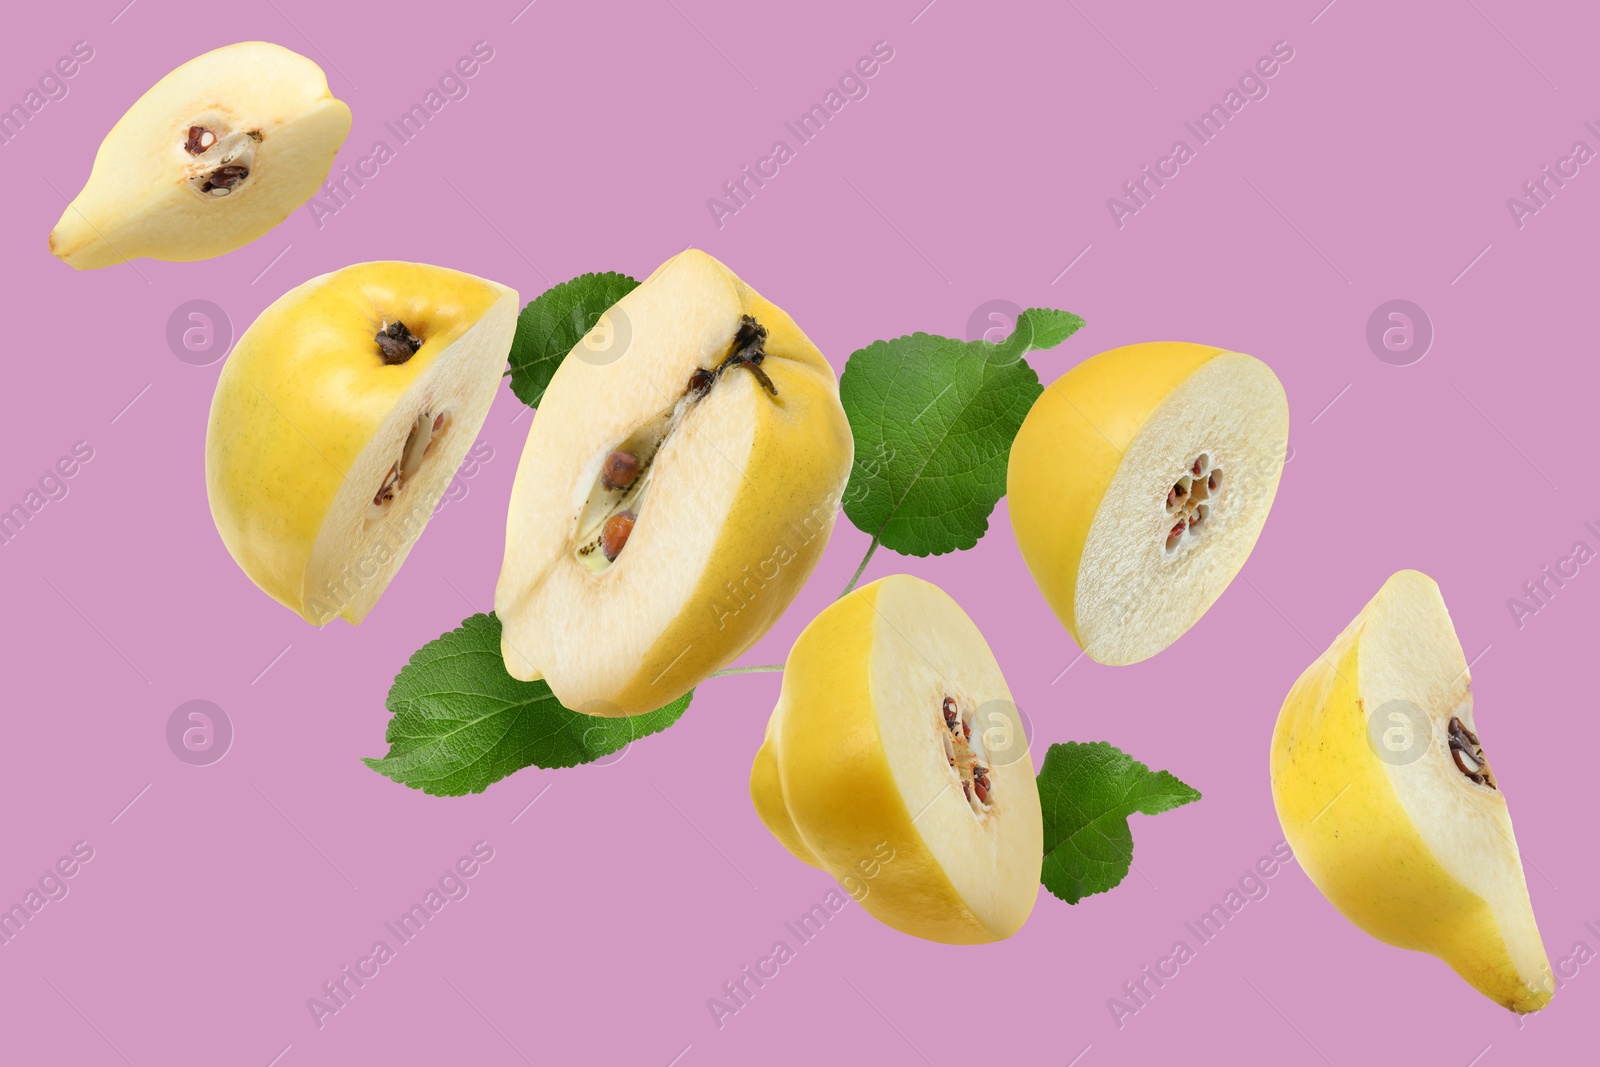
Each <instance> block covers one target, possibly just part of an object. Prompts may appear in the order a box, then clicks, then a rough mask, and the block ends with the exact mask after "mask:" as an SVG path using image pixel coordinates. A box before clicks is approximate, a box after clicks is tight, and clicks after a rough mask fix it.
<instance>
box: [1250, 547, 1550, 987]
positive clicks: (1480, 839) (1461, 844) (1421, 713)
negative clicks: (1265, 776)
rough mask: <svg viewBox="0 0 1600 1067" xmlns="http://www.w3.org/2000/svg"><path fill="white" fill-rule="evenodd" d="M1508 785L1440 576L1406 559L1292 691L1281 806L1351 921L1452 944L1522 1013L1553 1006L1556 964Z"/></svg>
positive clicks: (1445, 948)
mask: <svg viewBox="0 0 1600 1067" xmlns="http://www.w3.org/2000/svg"><path fill="white" fill-rule="evenodd" d="M1500 786H1501V782H1500V780H1499V778H1498V777H1497V776H1496V775H1495V773H1494V771H1493V770H1491V769H1490V766H1489V761H1488V758H1487V757H1486V756H1485V755H1484V750H1483V746H1482V745H1481V744H1480V743H1479V740H1478V733H1477V724H1476V722H1474V720H1473V716H1472V679H1471V675H1470V673H1469V672H1468V669H1467V662H1466V657H1465V656H1464V655H1462V652H1461V643H1460V641H1458V640H1457V639H1456V632H1455V627H1454V626H1453V625H1452V624H1451V622H1450V613H1449V611H1448V610H1447V609H1446V608H1445V604H1444V598H1443V597H1441V596H1440V595H1439V587H1438V586H1437V585H1435V584H1434V582H1433V579H1431V578H1429V577H1428V576H1427V575H1425V574H1419V573H1418V572H1416V571H1401V572H1399V573H1398V574H1396V575H1394V576H1393V577H1391V578H1390V579H1389V580H1388V581H1387V582H1385V583H1384V585H1383V588H1382V589H1380V590H1378V595H1377V596H1375V597H1373V598H1372V600H1371V601H1370V602H1369V603H1368V604H1367V606H1366V607H1364V608H1362V609H1361V614H1359V615H1357V616H1356V617H1355V620H1354V621H1353V622H1351V623H1350V625H1349V626H1347V627H1345V630H1344V632H1343V633H1341V634H1340V635H1339V636H1338V637H1337V638H1336V639H1335V640H1334V642H1333V645H1332V646H1331V647H1330V648H1329V649H1328V651H1327V652H1325V653H1323V655H1322V656H1321V657H1320V658H1318V659H1317V661H1316V662H1315V663H1313V664H1312V665H1311V666H1310V667H1308V668H1307V669H1306V672H1305V673H1304V674H1302V675H1301V676H1300V680H1299V681H1297V682H1296V683H1295V684H1294V688H1293V689H1291V690H1290V692H1289V696H1288V699H1287V700H1285V701H1284V704H1283V710H1282V711H1281V712H1280V713H1279V715H1278V725H1277V728H1276V729H1275V730H1274V731H1273V735H1272V799H1273V802H1274V803H1275V804H1276V805H1277V808H1278V819H1279V821H1280V822H1282V824H1283V832H1284V835H1285V836H1286V837H1287V839H1288V841H1289V845H1290V847H1292V848H1293V849H1294V854H1295V859H1296V860H1298V861H1299V863H1300V866H1301V867H1303V868H1304V869H1305V872H1306V874H1307V875H1309V876H1310V878H1311V881H1312V882H1313V883H1315V884H1316V887H1317V888H1318V889H1320V890H1321V891H1322V895H1323V896H1325V897H1327V898H1328V900H1329V901H1330V902H1331V903H1332V904H1333V906H1334V907H1336V908H1338V909H1339V911H1340V912H1342V913H1343V914H1344V916H1345V918H1347V919H1349V920H1350V921H1351V922H1353V923H1355V924H1356V925H1357V926H1359V927H1361V929H1363V930H1365V931H1366V932H1367V933H1369V934H1371V935H1372V936H1373V937H1376V938H1377V939H1378V940H1380V941H1386V942H1388V943H1389V944H1391V945H1398V946H1400V947H1401V948H1408V949H1415V950H1417V951H1419V952H1427V953H1430V954H1431V955H1434V956H1437V957H1439V958H1440V959H1442V960H1443V961H1444V962H1445V963H1448V964H1449V965H1450V966H1451V967H1452V968H1454V969H1455V971H1456V973H1457V974H1459V975H1460V976H1461V977H1462V978H1465V979H1466V980H1467V981H1468V982H1469V983H1470V984H1471V985H1472V987H1473V988H1474V989H1476V990H1478V992H1480V993H1482V994H1483V995H1484V996H1486V997H1488V998H1490V999H1491V1000H1493V1001H1495V1002H1496V1003H1499V1004H1502V1005H1504V1006H1505V1007H1507V1008H1510V1009H1511V1010H1512V1011H1515V1012H1530V1011H1538V1010H1539V1009H1540V1008H1542V1007H1544V1006H1545V1005H1546V1004H1548V1003H1549V1002H1550V997H1551V995H1552V994H1553V993H1554V990H1555V985H1554V977H1553V976H1552V975H1551V973H1550V962H1549V959H1548V957H1547V956H1546V955H1545V951H1544V944H1543V943H1542V942H1541V941H1540V939H1539V928H1538V926H1537V924H1536V923H1535V922H1534V918H1533V904H1532V902H1531V901H1530V900H1529V898H1528V884H1527V880H1526V879H1525V877H1524V876H1523V873H1522V857H1521V853H1519V852H1518V851H1517V839H1516V835H1515V834H1514V833H1512V830H1511V815H1510V813H1509V812H1508V810H1507V808H1506V798H1505V794H1504V793H1503V792H1501V789H1500Z"/></svg>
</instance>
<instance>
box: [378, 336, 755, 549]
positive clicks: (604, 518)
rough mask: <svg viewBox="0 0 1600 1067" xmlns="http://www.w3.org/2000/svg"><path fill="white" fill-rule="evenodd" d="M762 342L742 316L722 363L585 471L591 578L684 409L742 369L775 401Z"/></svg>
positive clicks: (622, 534) (639, 511) (638, 511)
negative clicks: (731, 372)
mask: <svg viewBox="0 0 1600 1067" xmlns="http://www.w3.org/2000/svg"><path fill="white" fill-rule="evenodd" d="M766 340H767V328H766V327H765V326H762V325H761V324H760V323H759V322H757V321H756V320H755V319H754V318H752V317H751V316H749V315H741V316H740V317H739V325H738V327H737V328H736V329H735V331H734V336H733V341H732V343H731V344H730V345H729V346H728V354H727V355H726V356H725V357H723V360H722V362H720V363H718V364H717V365H716V366H715V367H711V368H706V367H698V368H696V369H695V370H694V372H693V373H692V374H690V375H689V381H688V383H687V384H686V385H685V386H684V390H683V393H682V394H681V395H680V396H678V397H677V398H676V399H675V400H673V401H672V403H671V404H670V405H669V406H668V407H666V408H665V409H663V410H661V411H659V412H657V413H656V414H655V415H653V416H651V417H650V418H649V419H647V420H646V421H645V422H644V423H642V424H641V425H639V426H638V427H636V428H635V429H634V430H633V432H632V433H630V434H628V436H627V437H626V438H625V439H623V440H622V441H619V442H617V443H616V444H614V445H612V446H610V447H609V448H608V449H607V450H606V453H605V456H604V458H603V459H600V460H599V462H598V464H597V467H598V469H597V468H596V467H590V468H589V469H590V470H593V471H595V473H594V474H593V475H592V477H593V478H594V484H593V485H592V486H591V487H590V490H589V495H588V497H587V498H586V499H585V501H584V503H583V505H582V506H581V507H580V508H579V509H578V515H577V521H576V522H575V523H574V530H573V538H572V544H573V554H574V555H575V556H576V557H577V560H578V562H580V563H582V564H583V565H584V566H585V567H586V568H587V569H588V570H589V571H590V572H592V573H594V574H601V573H603V572H605V571H606V570H607V569H608V568H609V567H610V566H611V565H612V564H613V563H615V562H616V561H617V557H618V556H619V555H621V553H622V550H623V549H624V548H625V547H626V546H627V543H628V538H629V536H630V535H631V534H632V533H633V528H634V525H635V524H636V523H638V522H639V521H640V517H641V516H642V515H643V514H644V505H645V500H646V497H648V495H649V493H650V485H651V473H652V470H653V467H654V464H655V460H656V457H657V455H658V454H659V453H660V451H661V448H662V446H663V445H665V444H666V442H667V439H668V438H669V437H671V436H672V433H673V431H674V430H676V429H677V428H678V424H679V423H680V422H682V421H683V419H684V417H685V415H686V414H687V413H688V411H689V409H690V408H692V407H693V406H694V405H695V404H697V403H699V402H700V401H701V400H703V399H704V398H705V397H706V396H708V395H710V393H711V390H712V389H713V388H714V387H715V386H716V384H717V382H718V381H720V380H721V379H722V376H723V374H725V373H726V372H727V371H728V369H729V368H732V367H743V368H745V369H746V370H748V371H750V373H751V374H753V375H754V376H755V378H756V381H757V382H758V383H759V384H760V385H761V388H762V389H764V390H765V391H766V392H767V393H768V395H770V396H777V395H778V387H777V386H776V385H775V384H773V381H772V378H771V376H770V375H768V374H767V372H766V371H765V370H763V369H762V367H761V364H762V362H763V361H764V360H765V359H766V355H767V353H766V347H765V345H766ZM378 344H379V347H380V348H382V347H383V345H384V341H383V337H382V334H381V333H380V335H379V339H378Z"/></svg>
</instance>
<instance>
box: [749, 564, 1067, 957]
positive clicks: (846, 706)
mask: <svg viewBox="0 0 1600 1067" xmlns="http://www.w3.org/2000/svg"><path fill="white" fill-rule="evenodd" d="M750 796H751V799H752V800H753V801H754V803H755V808H756V812H757V814H759V815H760V817H761V821H762V822H763V823H765V824H766V827H767V829H768V830H770V831H771V832H772V835H773V836H774V837H776V838H777V839H778V840H779V841H780V842H781V843H782V844H783V845H784V847H785V848H787V849H788V850H789V851H790V852H792V853H793V854H794V855H795V856H796V858H798V859H800V860H801V861H803V862H805V863H809V864H810V865H811V866H813V867H820V868H821V869H822V870H825V871H827V872H828V873H829V874H831V875H833V876H834V877H835V878H837V879H839V881H840V882H841V883H843V884H844V885H845V887H846V888H847V889H849V890H850V891H851V895H852V896H854V897H855V898H856V899H857V900H858V901H859V902H860V903H861V906H862V907H863V908H865V909H866V910H867V911H868V912H870V913H871V914H872V915H873V916H874V917H875V918H877V919H878V920H879V921H880V922H883V923H886V924H887V925H889V926H892V927H894V928H895V929H897V930H900V931H903V932H905V933H908V934H912V935H914V936H916V937H921V938H925V939H927V940H929V941H939V942H944V943H947V944H977V943H981V942H988V941H998V940H1001V939H1003V938H1006V937H1010V936H1011V935H1012V934H1013V933H1015V932H1016V931H1017V930H1018V929H1020V928H1021V927H1022V924H1023V923H1024V922H1025V921H1027V918H1028V915H1029V913H1030V912H1031V911H1032V910H1033V905H1034V902H1035V900H1037V899H1038V894H1039V877H1040V868H1041V865H1042V862H1043V855H1044V822H1043V818H1042V815H1041V811H1040V804H1039V790H1038V786H1037V784H1036V782H1035V780H1034V768H1033V760H1032V757H1031V755H1030V753H1029V751H1028V739H1027V736H1026V733H1025V731H1024V728H1023V725H1022V722H1021V719H1020V715H1019V712H1018V710H1017V707H1016V705H1015V704H1014V703H1012V700H1011V692H1010V690H1009V689H1008V688H1007V687H1006V680H1005V677H1004V676H1003V675H1002V674H1001V672H1000V667H999V665H998V664H997V663H996V662H995V659H994V654H993V653H992V652H990V650H989V646H988V644H987V642H985V641H984V639H983V635H982V634H981V633H980V632H979V631H978V628H977V627H976V626H975V625H973V622H972V620H971V619H969V618H968V617H967V615H966V613H965V612H963V611H962V610H961V607H960V606H959V605H958V604H957V603H956V602H955V601H954V600H952V599H951V598H950V596H949V595H948V594H946V593H945V592H944V591H943V590H941V589H940V588H939V587H938V586H935V585H932V584H930V583H928V582H925V581H922V580H921V579H920V578H913V577H911V576H909V575H903V574H900V575H892V576H890V577H887V578H881V579H879V580H878V581H876V582H873V583H871V584H870V585H865V586H862V587H861V588H860V589H857V590H855V591H853V592H851V593H849V594H848V595H846V596H844V597H843V598H841V599H839V600H837V601H835V602H834V603H833V604H832V605H830V606H829V607H827V608H826V609H824V610H823V612H822V613H821V614H820V615H818V616H817V617H816V618H815V619H813V620H812V621H811V623H810V625H808V626H807V627H806V628H805V630H804V631H802V632H801V634H800V637H799V638H798V639H797V640H796V641H795V643H794V648H793V649H792V650H791V651H790V653H789V659H788V662H787V663H786V664H785V666H784V670H783V689H782V691H781V693H780V694H779V697H778V704H777V707H775V708H774V709H773V711H772V717H771V718H770V719H769V720H768V722H767V733H766V739H765V740H764V741H763V742H762V745H761V749H760V751H758V752H757V753H756V758H755V764H754V766H753V767H752V768H751V772H750ZM885 857H888V859H887V861H885Z"/></svg>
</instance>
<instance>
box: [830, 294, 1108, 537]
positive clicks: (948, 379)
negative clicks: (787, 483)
mask: <svg viewBox="0 0 1600 1067" xmlns="http://www.w3.org/2000/svg"><path fill="white" fill-rule="evenodd" d="M1082 325H1083V320H1082V319H1080V318H1078V316H1076V315H1073V314H1071V313H1070V312H1066V311H1053V310H1050V309H1040V308H1029V309H1028V310H1026V311H1024V312H1023V313H1022V314H1021V315H1019V316H1018V317H1017V327H1016V329H1015V330H1013V331H1012V333H1011V336H1010V337H1008V338H1006V339H1005V340H1004V341H1002V342H1001V343H999V344H993V343H991V342H988V341H956V340H952V339H951V338H948V337H937V336H934V335H932V334H926V333H917V334H912V335H911V336H909V337H899V338H896V339H895V340H893V341H875V342H873V343H872V344H870V345H868V346H867V347H866V348H863V349H861V350H859V351H857V352H855V353H854V354H853V355H851V357H850V361H849V363H847V364H846V365H845V369H844V374H843V375H841V376H840V379H839V398H840V400H841V401H842V402H843V404H844V411H845V415H846V416H848V417H849V419H850V430H851V433H852V434H854V436H855V444H856V458H855V464H854V466H853V467H852V468H851V471H850V484H849V486H848V488H846V490H845V494H844V500H843V504H844V512H845V514H846V515H847V516H849V518H850V521H851V522H853V523H855V524H856V526H857V527H858V528H859V529H860V530H862V531H863V532H864V533H868V534H871V535H872V536H873V537H874V538H875V539H876V540H877V541H878V543H880V544H882V545H884V546H885V547H888V548H892V549H894V550H895V551H896V552H900V553H904V554H906V555H913V556H926V555H942V554H943V553H945V552H954V551H957V550H958V549H965V548H971V547H972V546H973V545H975V544H977V543H978V538H980V537H982V536H983V535H984V532H985V531H987V530H988V528H989V515H990V513H991V512H993V511H994V506H995V504H996V503H997V502H998V501H999V500H1000V498H1001V497H1002V496H1004V495H1005V491H1006V461H1007V459H1008V458H1009V457H1010V455H1011V442H1012V439H1014V438H1015V437H1016V436H1017V430H1019V429H1020V428H1021V427H1022V420H1023V419H1024V418H1025V417H1026V416H1027V414H1028V409H1029V408H1031V407H1032V406H1033V402H1034V401H1035V400H1037V399H1038V397H1039V394H1040V393H1041V392H1043V391H1044V390H1043V387H1042V386H1040V384H1039V376H1038V375H1037V374H1035V373H1034V372H1033V368H1032V367H1030V366H1028V363H1027V361H1026V360H1025V359H1023V358H1022V356H1023V353H1024V352H1026V351H1028V350H1029V349H1034V348H1050V347H1053V346H1055V345H1058V344H1060V343H1061V342H1062V341H1063V340H1065V339H1066V338H1067V337H1069V336H1071V334H1072V333H1073V332H1074V331H1076V330H1077V329H1078V328H1079V327H1080V326H1082Z"/></svg>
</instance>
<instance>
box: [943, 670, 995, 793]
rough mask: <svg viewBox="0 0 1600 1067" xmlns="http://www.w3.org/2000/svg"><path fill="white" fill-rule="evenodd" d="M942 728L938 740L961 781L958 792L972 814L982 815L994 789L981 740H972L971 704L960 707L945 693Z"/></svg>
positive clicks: (972, 711) (972, 710)
mask: <svg viewBox="0 0 1600 1067" xmlns="http://www.w3.org/2000/svg"><path fill="white" fill-rule="evenodd" d="M939 710H940V718H941V720H942V723H943V729H941V730H939V739H940V743H941V745H942V746H943V748H944V755H945V760H946V761H947V762H948V763H949V765H950V770H951V771H952V772H953V773H954V774H955V775H956V778H957V779H958V780H959V781H960V782H961V792H962V794H963V795H964V796H965V797H966V799H967V803H968V804H969V805H971V807H972V811H973V814H975V815H982V814H984V813H985V812H987V811H988V810H989V809H990V802H989V798H990V796H992V795H993V793H994V783H993V782H991V781H990V780H989V767H988V766H987V765H986V762H985V761H986V759H987V757H986V756H985V754H984V753H983V751H982V747H983V746H982V740H981V738H980V740H979V743H978V744H977V745H974V744H973V743H972V716H973V714H974V712H975V710H976V709H975V708H968V709H967V710H965V711H963V710H962V708H961V705H960V702H959V701H957V700H956V699H955V698H954V697H951V696H946V697H945V698H944V700H943V702H942V704H941V705H940V709H939Z"/></svg>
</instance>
